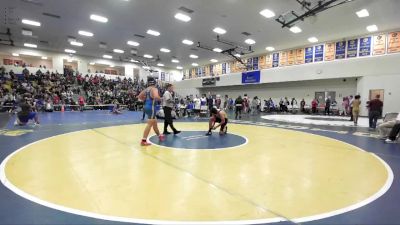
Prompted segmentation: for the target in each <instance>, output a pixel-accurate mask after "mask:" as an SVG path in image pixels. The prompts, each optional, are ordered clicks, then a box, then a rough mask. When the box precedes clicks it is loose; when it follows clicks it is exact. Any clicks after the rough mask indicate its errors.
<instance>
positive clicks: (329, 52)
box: [325, 42, 336, 61]
mask: <svg viewBox="0 0 400 225" xmlns="http://www.w3.org/2000/svg"><path fill="white" fill-rule="evenodd" d="M335 47H336V44H335V43H334V42H331V43H326V44H325V61H332V60H334V59H335Z"/></svg>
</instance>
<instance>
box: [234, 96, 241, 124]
mask: <svg viewBox="0 0 400 225" xmlns="http://www.w3.org/2000/svg"><path fill="white" fill-rule="evenodd" d="M242 109H243V99H242V96H240V95H239V97H238V98H237V99H236V100H235V119H236V120H237V119H238V116H239V119H241V118H242Z"/></svg>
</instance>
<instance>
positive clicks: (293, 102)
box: [290, 98, 297, 111]
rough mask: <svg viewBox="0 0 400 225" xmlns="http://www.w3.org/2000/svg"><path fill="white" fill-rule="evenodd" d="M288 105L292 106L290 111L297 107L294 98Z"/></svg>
mask: <svg viewBox="0 0 400 225" xmlns="http://www.w3.org/2000/svg"><path fill="white" fill-rule="evenodd" d="M290 105H291V106H292V111H293V108H294V106H297V100H296V98H292V101H291V102H290Z"/></svg>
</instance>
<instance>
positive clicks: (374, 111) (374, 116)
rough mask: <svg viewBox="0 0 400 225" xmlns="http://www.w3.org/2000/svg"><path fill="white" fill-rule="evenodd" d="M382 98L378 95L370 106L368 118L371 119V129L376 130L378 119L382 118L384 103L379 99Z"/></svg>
mask: <svg viewBox="0 0 400 225" xmlns="http://www.w3.org/2000/svg"><path fill="white" fill-rule="evenodd" d="M380 97H381V96H380V95H376V98H375V99H373V100H371V101H370V102H369V104H368V109H369V113H368V117H369V128H370V129H375V128H376V123H377V122H378V118H379V117H381V116H382V109H383V102H382V101H381V100H380V99H379V98H380Z"/></svg>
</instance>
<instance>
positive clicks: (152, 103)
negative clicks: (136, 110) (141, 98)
mask: <svg viewBox="0 0 400 225" xmlns="http://www.w3.org/2000/svg"><path fill="white" fill-rule="evenodd" d="M152 90H153V88H148V89H147V90H146V100H145V102H144V108H145V109H154V108H155V105H156V101H155V100H154V99H153V98H152V97H151V91H152Z"/></svg>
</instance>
